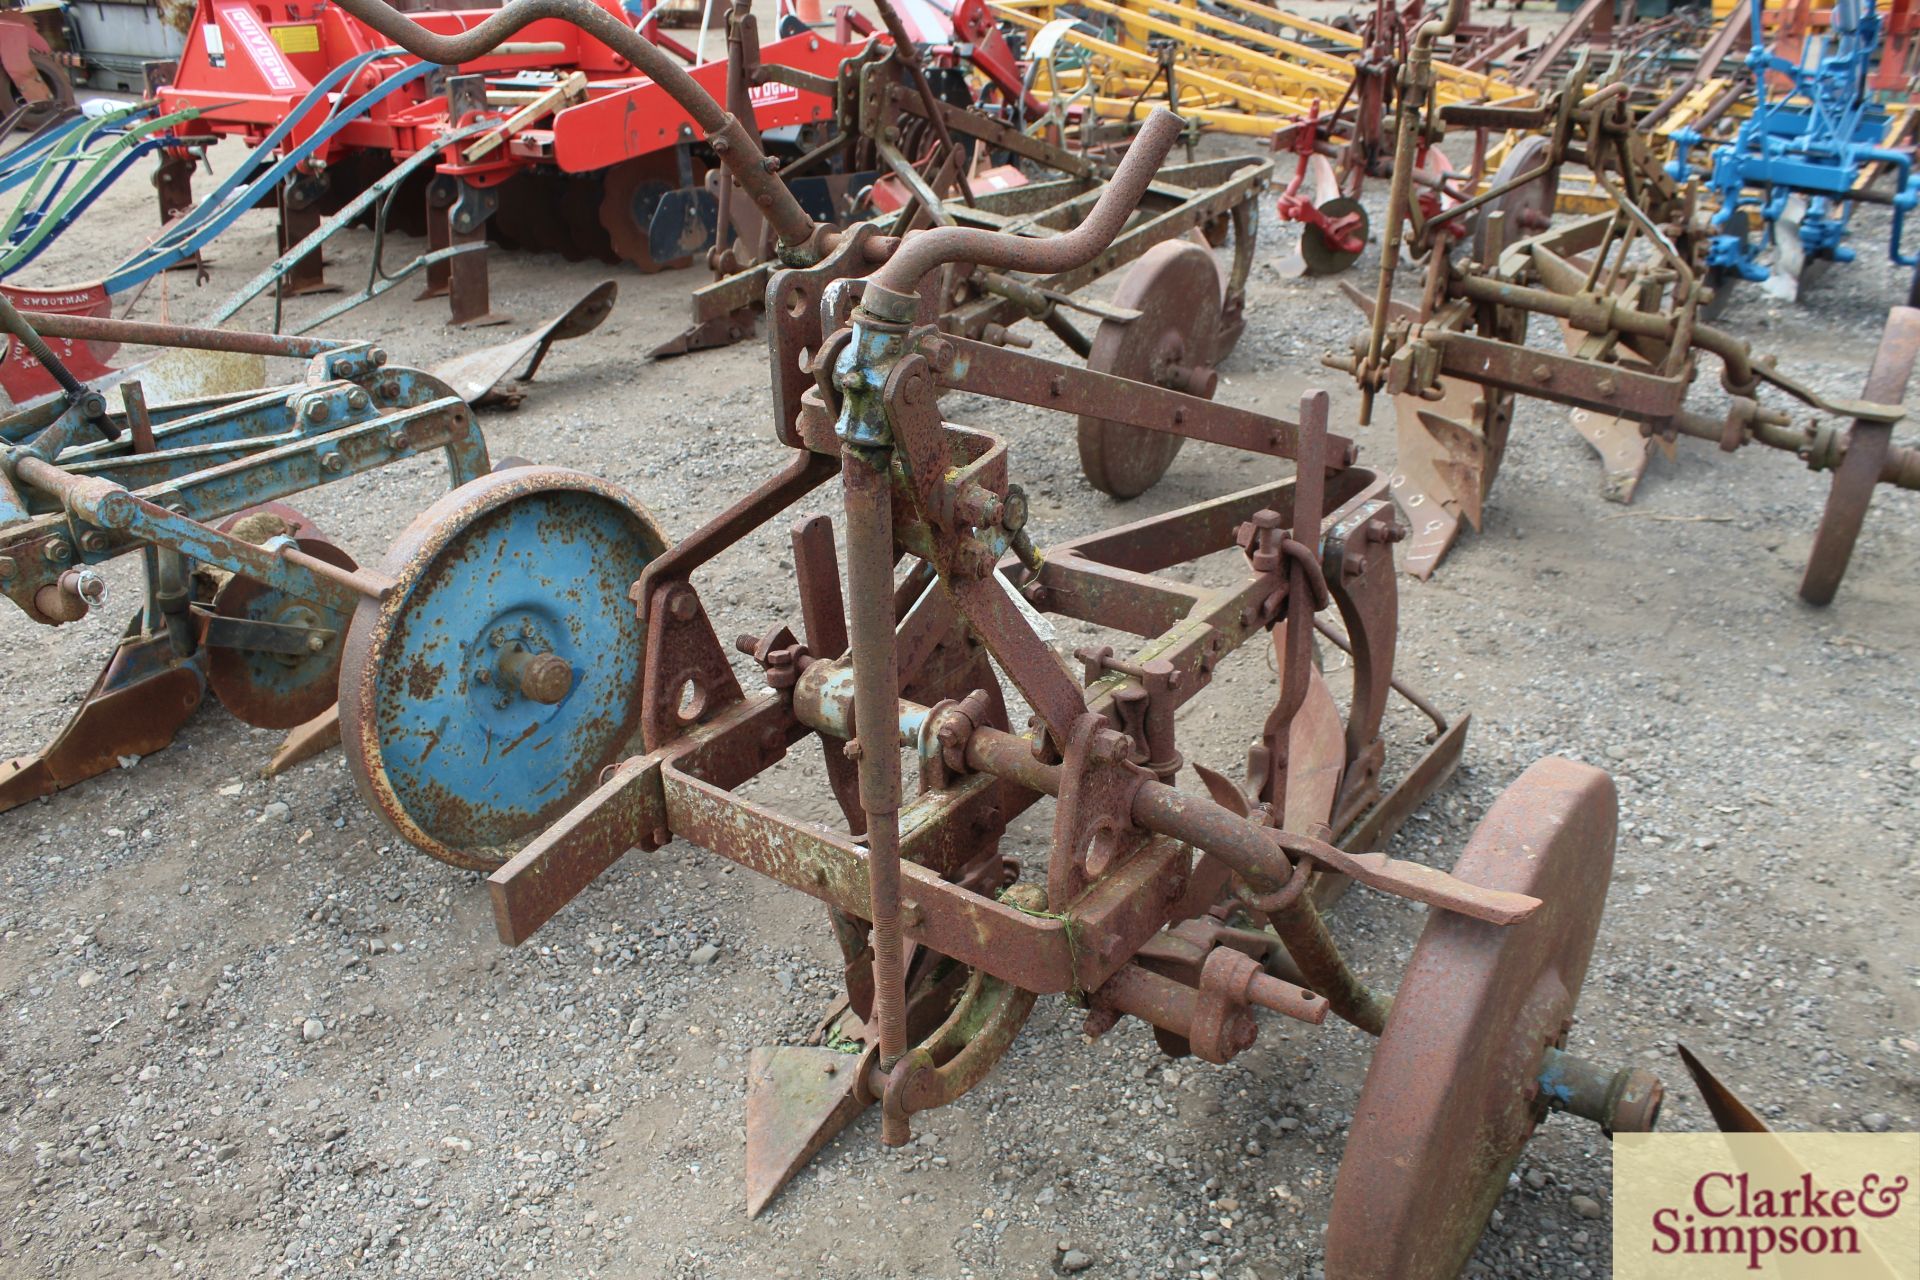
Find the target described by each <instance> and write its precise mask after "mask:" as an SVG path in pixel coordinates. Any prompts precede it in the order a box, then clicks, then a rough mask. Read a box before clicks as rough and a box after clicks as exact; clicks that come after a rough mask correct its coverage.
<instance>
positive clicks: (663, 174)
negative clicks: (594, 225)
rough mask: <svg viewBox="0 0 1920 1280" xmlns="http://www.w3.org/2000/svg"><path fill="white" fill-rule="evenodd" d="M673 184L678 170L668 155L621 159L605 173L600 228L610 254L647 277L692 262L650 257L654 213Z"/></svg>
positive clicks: (601, 196)
mask: <svg viewBox="0 0 1920 1280" xmlns="http://www.w3.org/2000/svg"><path fill="white" fill-rule="evenodd" d="M677 181H678V169H677V168H676V167H675V164H674V161H673V155H672V153H671V152H667V153H663V154H662V155H657V156H644V157H641V158H640V159H637V160H624V161H622V162H621V163H619V164H617V165H614V166H613V167H612V168H611V169H608V170H606V178H605V181H604V182H603V183H602V186H601V192H600V225H601V227H602V228H603V229H604V230H605V231H606V233H607V237H608V239H609V240H610V241H611V242H612V245H613V251H614V253H615V254H617V255H618V256H619V257H620V258H621V259H622V260H624V261H626V262H631V263H632V264H633V265H634V266H635V267H637V268H639V269H640V271H642V272H643V273H645V274H647V275H652V274H653V273H654V272H656V271H661V270H664V269H667V268H671V267H686V266H690V265H692V263H693V259H692V258H691V257H681V258H671V259H666V260H662V259H660V258H656V257H654V256H653V247H652V245H651V244H650V243H649V240H648V228H649V227H651V226H652V225H653V214H654V210H656V209H658V208H659V207H660V201H661V200H662V198H664V197H665V196H666V194H667V193H668V192H669V191H671V190H673V188H674V184H675V183H676V182H677Z"/></svg>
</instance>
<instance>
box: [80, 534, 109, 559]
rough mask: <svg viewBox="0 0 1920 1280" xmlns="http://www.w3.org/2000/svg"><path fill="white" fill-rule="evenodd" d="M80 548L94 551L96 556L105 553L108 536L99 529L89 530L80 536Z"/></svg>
mask: <svg viewBox="0 0 1920 1280" xmlns="http://www.w3.org/2000/svg"><path fill="white" fill-rule="evenodd" d="M80 546H81V548H82V549H83V550H86V551H92V552H95V553H96V554H97V553H99V552H102V551H105V550H106V549H107V535H106V534H104V533H102V532H100V530H98V529H89V530H87V531H86V532H85V533H83V534H81V535H80Z"/></svg>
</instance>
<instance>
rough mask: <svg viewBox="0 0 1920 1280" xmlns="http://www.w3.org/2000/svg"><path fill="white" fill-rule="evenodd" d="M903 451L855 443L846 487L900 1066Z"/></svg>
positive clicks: (860, 678) (868, 791)
mask: <svg viewBox="0 0 1920 1280" xmlns="http://www.w3.org/2000/svg"><path fill="white" fill-rule="evenodd" d="M892 462H893V454H892V451H891V450H889V449H875V450H861V449H858V448H855V447H853V446H851V445H850V446H848V447H847V448H846V450H845V451H844V452H843V454H842V462H841V472H840V475H841V488H842V491H843V493H844V497H845V503H846V513H847V599H848V602H849V604H850V606H851V614H852V617H851V618H850V625H849V627H848V633H849V640H850V642H851V649H852V653H853V673H854V675H853V679H854V694H853V717H854V729H855V732H856V734H857V736H856V737H855V739H854V742H853V744H852V745H853V746H854V751H853V752H852V753H851V754H853V755H854V756H855V759H856V760H857V762H858V764H859V769H860V808H861V809H862V811H864V812H865V814H866V819H867V869H868V880H869V886H870V888H869V895H870V903H871V915H872V921H873V1008H874V1013H875V1016H876V1018H877V1020H878V1021H879V1023H880V1065H881V1067H882V1068H883V1069H886V1070H891V1069H892V1067H893V1064H894V1063H896V1062H898V1061H899V1060H900V1057H901V1055H902V1054H904V1053H906V1051H907V1043H906V1040H907V1021H906V982H905V966H904V962H903V958H902V957H903V948H902V945H901V939H900V750H899V746H898V743H899V728H898V723H899V720H898V717H899V708H898V705H897V702H896V699H897V697H898V690H899V688H900V684H899V678H898V674H897V667H898V658H897V655H896V653H895V651H894V629H893V628H894V619H893V562H894V555H895V552H894V545H893V486H892V483H891V481H892V476H891V472H892ZM908 1136H909V1135H908V1133H907V1125H906V1119H905V1117H904V1116H901V1117H898V1118H896V1117H894V1116H892V1115H889V1116H888V1117H887V1119H886V1121H885V1122H884V1123H883V1128H882V1132H881V1141H883V1142H885V1143H886V1144H887V1145H889V1146H900V1145H902V1144H904V1143H905V1142H906V1141H907V1138H908Z"/></svg>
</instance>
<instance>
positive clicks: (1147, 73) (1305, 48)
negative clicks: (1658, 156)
mask: <svg viewBox="0 0 1920 1280" xmlns="http://www.w3.org/2000/svg"><path fill="white" fill-rule="evenodd" d="M1220 3H1221V5H1223V6H1224V7H1227V8H1230V9H1234V10H1238V11H1240V12H1242V13H1245V14H1247V15H1249V16H1251V17H1257V18H1258V19H1260V20H1261V21H1262V22H1265V23H1269V24H1272V25H1273V26H1276V27H1279V28H1280V29H1281V30H1282V31H1283V32H1287V33H1291V34H1292V35H1295V36H1299V37H1302V39H1293V38H1290V37H1289V35H1287V34H1276V33H1275V32H1273V31H1270V30H1262V29H1260V28H1257V27H1254V26H1249V25H1245V24H1242V23H1239V22H1235V21H1233V20H1232V19H1231V18H1228V17H1223V16H1221V15H1220V14H1219V13H1217V12H1211V11H1208V10H1205V9H1202V8H1200V7H1199V5H1198V3H1197V0H1074V3H1073V4H1072V12H1071V13H1066V14H1063V13H1061V9H1062V8H1064V7H1065V0H996V2H995V3H994V4H993V6H992V7H993V10H994V13H995V16H997V17H998V18H1000V19H1001V20H1003V21H1006V22H1009V23H1011V24H1013V25H1015V26H1018V27H1021V28H1023V29H1025V30H1026V31H1028V32H1030V33H1035V34H1036V35H1037V34H1039V33H1041V32H1046V33H1048V35H1047V40H1046V42H1045V43H1046V45H1047V47H1048V48H1049V49H1054V48H1058V47H1059V46H1070V47H1072V48H1074V49H1075V50H1077V51H1079V53H1080V54H1081V55H1083V56H1082V57H1080V58H1079V59H1077V60H1076V61H1077V63H1078V65H1072V66H1059V65H1056V64H1055V61H1054V59H1053V58H1052V57H1051V56H1050V55H1049V56H1048V60H1047V63H1046V65H1045V67H1044V74H1040V73H1036V83H1035V84H1034V85H1033V92H1034V93H1035V94H1036V95H1037V96H1039V97H1041V98H1043V99H1050V100H1051V101H1053V102H1055V103H1057V104H1061V105H1063V106H1064V105H1066V104H1068V103H1069V102H1071V103H1073V104H1077V105H1080V106H1084V107H1085V108H1086V109H1088V110H1091V111H1093V112H1094V113H1095V114H1097V115H1099V116H1101V117H1103V118H1108V119H1116V118H1117V119H1126V118H1131V117H1134V116H1137V115H1138V114H1139V113H1140V112H1141V111H1142V110H1143V109H1144V108H1143V105H1142V104H1143V103H1145V102H1148V101H1163V102H1169V103H1170V104H1171V105H1172V106H1174V107H1175V108H1176V109H1177V110H1179V111H1180V112H1181V113H1182V114H1183V115H1186V116H1188V117H1189V118H1190V119H1193V120H1194V121H1195V122H1196V123H1198V124H1199V125H1200V126H1201V127H1203V128H1206V129H1209V130H1214V131H1218V132H1227V133H1236V134H1243V135H1250V136H1266V135H1270V134H1272V133H1273V132H1275V131H1276V130H1279V129H1283V128H1286V127H1288V126H1290V125H1294V124H1297V123H1299V121H1300V120H1301V119H1302V118H1304V117H1305V116H1307V115H1308V114H1310V113H1311V112H1312V110H1313V108H1314V106H1315V105H1316V104H1318V106H1319V107H1320V109H1321V110H1322V111H1323V112H1325V111H1329V110H1331V109H1332V107H1333V106H1334V105H1335V104H1336V103H1338V102H1340V101H1341V100H1342V99H1343V98H1345V97H1346V96H1347V94H1348V93H1349V91H1350V90H1351V88H1352V85H1353V81H1354V70H1353V57H1352V55H1353V53H1354V52H1355V51H1358V50H1360V49H1361V48H1362V47H1363V43H1364V42H1363V41H1362V39H1361V37H1360V36H1358V35H1355V34H1353V33H1351V32H1347V31H1342V30H1340V29H1339V28H1337V27H1331V26H1328V25H1326V24H1325V23H1320V22H1314V21H1312V20H1310V19H1307V18H1301V17H1297V16H1295V15H1293V14H1287V13H1281V12H1279V11H1278V10H1274V9H1269V8H1267V7H1266V6H1265V5H1263V4H1259V3H1257V0H1220ZM1086 15H1094V16H1096V17H1098V18H1104V19H1106V20H1107V21H1108V22H1109V23H1110V24H1111V31H1110V32H1108V33H1105V34H1099V35H1096V34H1093V33H1091V32H1089V31H1087V30H1086V29H1084V26H1082V25H1077V24H1076V21H1075V20H1076V19H1081V20H1082V21H1084V18H1085V16H1086ZM1307 40H1311V41H1313V42H1315V43H1312V44H1309V43H1306V42H1305V41H1307ZM1156 45H1160V46H1167V45H1170V46H1171V48H1172V50H1173V59H1172V81H1173V89H1172V90H1171V92H1170V91H1169V89H1168V86H1167V79H1168V75H1167V67H1166V65H1165V63H1164V61H1163V54H1162V49H1161V48H1156V47H1155V46H1156ZM1325 46H1331V48H1329V47H1325ZM1036 61H1037V60H1036ZM1435 71H1436V81H1437V92H1438V94H1439V96H1440V99H1441V101H1442V102H1449V103H1451V102H1498V103H1505V104H1508V105H1524V104H1526V103H1529V102H1531V101H1533V100H1534V99H1535V98H1536V97H1537V95H1536V94H1535V93H1534V92H1533V91H1532V90H1523V89H1517V88H1515V87H1513V86H1512V85H1510V84H1507V83H1506V82H1504V81H1502V80H1501V79H1500V78H1499V77H1497V76H1489V75H1486V74H1484V73H1481V72H1477V71H1467V70H1462V69H1460V68H1457V67H1450V66H1446V65H1445V64H1435Z"/></svg>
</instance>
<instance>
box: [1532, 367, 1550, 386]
mask: <svg viewBox="0 0 1920 1280" xmlns="http://www.w3.org/2000/svg"><path fill="white" fill-rule="evenodd" d="M1533 380H1534V381H1535V382H1552V381H1553V370H1552V369H1549V368H1548V367H1547V366H1546V365H1544V364H1537V365H1535V366H1533Z"/></svg>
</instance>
